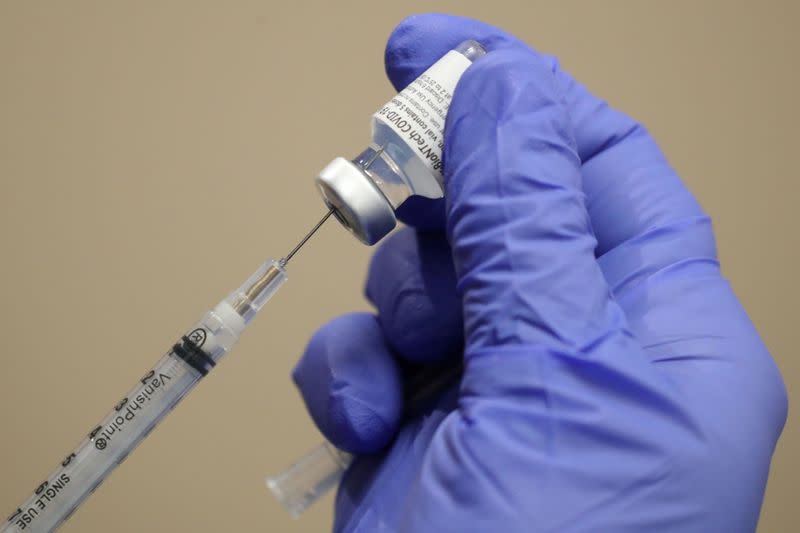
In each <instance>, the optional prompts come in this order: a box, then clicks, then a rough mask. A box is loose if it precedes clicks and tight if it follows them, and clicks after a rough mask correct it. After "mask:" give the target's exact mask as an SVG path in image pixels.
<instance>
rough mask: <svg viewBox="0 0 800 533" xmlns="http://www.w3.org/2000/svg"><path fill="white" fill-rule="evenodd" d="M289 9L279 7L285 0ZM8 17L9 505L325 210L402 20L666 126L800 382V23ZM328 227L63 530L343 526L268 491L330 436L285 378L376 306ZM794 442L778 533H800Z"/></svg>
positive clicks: (274, 10)
mask: <svg viewBox="0 0 800 533" xmlns="http://www.w3.org/2000/svg"><path fill="white" fill-rule="evenodd" d="M276 4H283V5H282V6H281V5H278V6H277V7H276ZM327 4H328V3H325V4H323V3H320V4H319V5H315V4H303V3H300V2H281V3H278V2H268V1H263V2H244V1H237V2H222V1H219V2H190V1H185V2H160V1H159V2H156V1H149V2H133V1H130V2H100V1H98V2H94V3H91V2H83V1H76V0H71V1H68V2H55V1H52V2H24V1H22V0H16V1H12V0H2V1H0V185H1V186H2V193H0V217H2V218H1V219H0V220H1V222H0V246H2V262H0V294H2V297H3V305H2V309H0V324H2V335H3V341H4V342H3V344H4V347H3V350H2V353H1V354H0V427H1V428H2V439H0V476H1V477H0V479H2V483H0V507H1V508H2V509H3V510H2V512H3V513H5V512H6V511H10V510H11V509H13V508H15V507H16V505H17V504H18V503H20V502H21V501H22V499H23V498H24V497H27V495H28V493H29V491H30V490H32V489H33V488H34V486H35V485H36V484H37V482H38V481H40V480H42V479H43V478H44V477H45V476H46V475H47V474H48V473H49V471H50V470H51V469H52V467H54V466H55V463H56V461H57V460H59V459H60V458H61V457H62V456H63V455H64V454H65V452H67V450H70V449H71V448H72V447H73V446H74V445H75V444H76V442H77V441H78V440H79V439H80V438H81V436H82V435H84V433H85V432H86V431H88V430H89V429H90V428H91V426H92V425H93V424H94V423H96V422H97V421H98V420H99V419H100V417H101V416H103V415H104V413H105V412H106V411H107V410H108V409H110V407H111V405H112V404H113V403H114V401H115V400H117V399H118V398H119V397H120V395H122V394H124V392H125V391H126V390H127V389H128V388H129V387H130V386H131V385H132V384H133V383H134V381H135V380H136V379H137V378H138V377H139V376H140V375H141V373H142V372H143V371H144V370H145V369H146V368H148V367H149V366H150V365H152V363H153V362H154V361H155V360H156V359H157V358H158V357H159V356H160V355H161V354H162V353H163V352H164V351H165V350H166V348H167V347H168V346H169V345H170V344H171V342H173V340H174V339H175V336H176V335H177V334H179V333H180V332H181V330H182V328H184V327H186V326H188V325H189V324H190V323H192V321H193V320H195V319H196V318H198V317H199V316H200V314H201V313H202V312H203V311H204V310H205V309H206V308H207V307H208V306H210V305H211V304H212V303H214V302H216V301H217V299H219V298H221V297H222V296H223V295H224V294H226V292H227V291H229V290H230V289H232V288H233V287H234V285H236V284H237V283H239V281H240V280H242V279H243V277H244V276H245V275H247V274H248V273H249V272H250V271H251V270H252V269H253V268H255V266H256V265H257V264H258V263H259V262H260V261H261V260H262V259H263V258H264V257H265V256H269V255H272V256H279V255H281V254H283V253H284V252H285V251H286V249H287V248H288V247H290V246H291V245H292V244H293V243H294V241H295V240H296V239H297V238H299V237H300V236H301V234H302V233H303V232H304V231H305V230H306V229H307V228H308V227H309V226H310V225H311V224H312V223H313V222H315V220H316V218H317V217H318V216H319V215H320V214H321V213H322V211H323V208H322V205H321V203H320V200H319V198H318V197H317V194H316V192H315V191H314V189H313V188H312V185H311V178H312V176H313V175H314V173H315V172H316V171H317V170H319V169H320V168H321V167H322V166H323V165H324V164H326V163H327V162H328V160H329V159H331V158H332V157H334V156H336V155H340V154H341V155H351V156H352V155H354V154H356V153H357V152H358V151H360V149H361V147H362V146H363V145H364V143H365V142H366V140H367V138H368V118H369V115H370V113H372V111H373V110H374V109H375V108H376V106H378V105H379V104H381V103H383V101H384V100H386V99H387V98H388V97H389V96H390V95H391V94H392V91H391V88H390V86H389V84H388V83H387V82H386V80H385V78H384V74H383V63H382V55H383V47H384V42H385V38H386V36H387V35H388V34H389V32H390V30H391V29H392V27H393V26H394V25H395V24H396V23H397V22H398V21H399V20H400V19H401V18H402V17H403V16H404V15H406V14H409V13H412V12H417V11H422V10H429V9H431V6H432V5H434V6H435V8H436V9H438V10H441V11H450V12H458V13H462V14H467V15H471V16H475V17H478V18H482V19H484V20H486V21H489V22H493V23H496V24H498V25H501V26H503V27H505V28H507V29H508V30H510V31H512V32H514V33H516V34H517V35H519V36H521V37H523V38H524V39H526V40H527V41H528V42H529V43H531V44H533V45H535V46H537V47H538V48H539V49H542V50H545V51H548V52H552V53H555V54H557V55H559V56H560V57H561V59H562V62H563V64H564V65H565V66H566V67H567V68H568V69H570V70H571V71H572V72H573V73H574V74H575V75H576V76H577V77H578V78H579V79H581V80H583V81H584V82H585V83H586V84H587V85H588V86H589V87H590V88H592V89H593V90H594V91H595V92H596V93H598V94H600V95H603V96H605V97H606V98H608V99H609V100H610V101H611V102H612V103H613V104H615V105H617V106H618V107H620V108H623V109H625V110H627V111H628V112H629V113H631V114H633V115H634V116H636V117H638V118H640V119H641V120H642V121H644V122H645V123H646V124H647V125H648V126H649V128H650V129H651V130H652V132H653V133H654V134H655V135H656V137H657V138H658V139H659V140H660V142H661V144H662V146H663V147H664V150H665V151H666V153H667V154H668V156H669V157H670V159H671V161H672V162H673V164H674V165H675V166H676V167H677V169H678V170H679V171H680V173H681V174H682V175H683V176H684V178H685V180H686V181H687V183H688V184H689V186H690V187H691V189H692V190H693V191H694V192H695V193H696V194H697V196H698V197H699V198H700V200H701V202H702V203H703V204H704V206H705V207H706V209H707V210H708V211H709V212H710V213H711V214H712V215H713V216H714V219H715V222H716V228H717V235H718V238H719V247H720V253H721V256H722V259H723V261H724V268H725V272H726V274H727V275H728V277H729V278H730V279H731V280H732V282H733V285H734V287H735V288H736V291H737V293H738V294H739V296H740V297H741V299H742V300H743V302H744V304H745V306H746V307H747V309H748V311H749V313H750V315H751V317H752V319H753V320H754V321H755V323H756V325H757V326H758V328H759V330H760V332H761V334H762V335H763V337H764V339H765V340H766V342H767V344H768V345H769V347H770V349H771V350H772V353H773V354H774V356H775V358H776V359H777V361H778V363H779V365H780V367H781V369H782V371H783V374H784V377H785V379H786V382H787V385H788V388H789V392H790V395H791V394H792V393H794V392H796V391H797V389H798V387H800V363H798V359H797V357H795V355H796V354H795V353H794V352H795V350H796V343H797V326H796V325H795V324H794V322H795V321H796V318H797V311H796V309H797V307H796V305H797V301H798V299H800V298H799V297H800V294H798V289H797V277H796V276H797V264H798V259H799V258H798V254H797V251H796V250H797V247H798V239H797V233H796V231H797V229H798V228H797V222H796V218H795V205H796V202H797V197H798V195H799V194H800V187H798V182H797V172H796V166H795V165H794V164H793V163H794V159H795V156H796V153H797V144H798V136H797V133H796V132H797V130H796V127H797V126H796V125H797V123H798V119H799V118H800V117H798V107H797V105H796V100H795V98H796V97H797V95H798V94H800V87H799V86H798V74H797V57H796V54H797V52H798V51H800V39H798V37H797V35H798V33H797V28H796V23H797V21H798V15H800V10H799V9H798V8H797V7H796V5H797V4H796V3H795V2H792V1H786V2H766V3H764V2H762V3H758V6H757V3H756V2H750V3H747V4H745V5H739V6H736V5H734V4H733V3H731V2H693V1H692V2H690V1H683V2H669V3H667V2H662V3H660V4H657V3H655V2H632V1H631V2H604V3H599V2H598V3H589V2H583V3H578V2H570V3H566V4H564V3H561V4H558V5H556V4H555V3H553V4H546V3H537V2H530V1H527V2H498V1H492V2H487V1H483V2H458V3H456V2H449V3H448V2H439V3H432V2H395V3H394V4H390V3H388V2H387V3H377V2H370V3H363V4H356V3H349V4H347V3H342V2H335V3H334V2H331V3H330V4H331V5H330V6H329V5H327ZM368 256H369V250H368V249H367V248H365V247H363V246H361V245H360V244H358V243H357V242H355V241H354V240H352V239H351V237H350V236H349V235H348V234H346V233H345V232H344V231H343V230H342V229H341V228H339V227H337V225H336V224H335V223H334V224H329V225H328V226H327V227H325V228H324V229H323V230H322V231H321V233H320V235H319V236H318V237H317V238H316V239H315V240H314V241H312V243H311V244H310V245H309V246H308V247H307V248H306V249H305V250H304V251H303V252H302V254H301V255H300V256H298V257H297V259H296V262H295V263H294V264H293V265H292V271H291V279H290V281H289V284H288V285H287V286H286V287H285V288H284V289H283V291H282V292H281V293H280V294H279V295H278V296H277V297H276V298H275V300H274V302H273V304H272V305H271V307H270V308H269V309H268V310H266V311H265V312H264V316H262V317H261V318H260V319H259V320H258V321H257V322H256V323H255V324H254V325H253V327H252V329H251V330H250V331H249V333H248V334H247V335H246V336H245V338H244V340H243V341H242V343H241V345H240V346H239V347H238V349H237V350H236V351H235V352H234V354H233V355H232V356H230V357H229V358H228V359H227V360H226V362H225V363H224V364H223V365H221V367H220V368H218V370H217V371H216V372H214V373H213V374H212V375H211V376H210V377H209V378H208V379H207V380H206V381H205V382H204V383H203V384H202V386H200V387H198V389H196V391H195V392H194V393H193V394H192V395H191V397H190V398H188V399H187V400H186V401H185V402H184V403H183V404H182V405H181V406H180V407H179V408H178V409H177V410H176V411H175V413H174V414H173V415H172V416H171V417H170V418H169V420H168V421H166V422H165V423H164V424H163V425H162V426H161V427H160V428H159V429H158V430H157V431H155V432H154V433H153V434H152V435H151V437H150V438H149V439H148V440H147V442H145V443H144V444H143V445H142V446H141V447H140V449H138V450H137V451H136V453H134V454H133V455H132V456H131V458H129V459H128V460H127V461H126V462H125V463H124V464H123V465H122V466H121V467H120V468H119V469H118V470H117V471H116V472H115V473H114V474H113V475H112V476H111V477H110V478H109V479H108V480H107V481H106V483H105V484H104V485H103V486H102V487H101V489H100V490H99V491H98V492H97V493H96V494H95V495H94V496H92V497H91V498H90V499H89V500H88V501H87V503H85V504H84V506H83V507H82V508H81V509H80V510H79V512H77V514H76V515H75V516H74V517H73V518H72V519H71V520H70V522H69V523H68V524H67V525H66V526H65V527H64V528H63V531H65V532H78V531H80V532H95V531H96V532H100V531H103V532H107V531H115V532H120V533H121V532H141V531H195V532H202V531H209V532H211V531H281V532H293V531H298V532H299V531H324V530H326V529H328V528H329V526H330V523H331V502H332V500H331V499H330V497H329V498H328V499H326V500H324V501H323V502H322V503H321V504H320V505H319V506H318V507H316V508H314V509H313V510H311V511H310V512H309V513H308V515H307V516H306V517H304V518H303V519H302V520H300V521H297V522H293V521H291V520H290V519H289V518H287V516H286V515H285V514H284V513H283V512H282V510H281V509H279V507H278V505H277V504H276V503H275V501H273V500H272V498H271V497H270V495H269V494H268V493H267V492H266V490H265V489H264V487H263V484H262V476H263V475H264V474H266V473H273V472H275V471H276V470H279V469H281V468H282V467H283V466H285V465H286V464H287V463H288V462H290V461H291V460H292V459H293V458H294V457H295V456H297V455H298V453H300V452H302V451H305V449H307V448H308V447H310V446H312V445H313V444H315V443H316V442H317V441H318V440H319V438H320V437H319V435H318V434H317V432H316V430H315V429H314V427H313V425H312V423H311V422H310V421H309V419H308V418H307V416H306V414H305V412H304V409H303V406H302V404H301V402H300V399H299V397H298V396H297V394H296V393H295V391H294V388H293V386H292V384H291V383H290V381H289V379H288V374H289V371H290V369H291V367H292V365H293V362H294V361H295V358H296V357H297V356H298V354H300V353H301V350H302V348H303V346H304V344H305V341H306V339H307V338H308V336H309V335H310V334H311V332H312V331H313V330H314V329H315V328H316V327H317V326H319V325H320V324H322V323H323V322H324V321H326V320H327V319H330V318H332V317H333V316H335V315H336V314H338V313H341V312H344V311H350V310H355V309H367V308H368V307H367V304H366V303H365V302H364V300H363V299H362V297H361V284H362V276H363V274H364V271H365V268H366V265H367V260H368ZM799 447H800V428H798V424H797V423H796V420H790V422H789V424H788V425H787V428H786V430H785V431H784V435H783V439H782V440H781V442H780V445H779V447H778V450H777V454H776V456H775V461H774V464H773V469H772V477H771V479H770V485H769V490H768V495H767V498H766V502H765V506H764V510H763V519H762V522H761V531H764V532H773V531H790V530H796V523H797V522H798V521H800V510H799V508H798V506H797V503H796V491H797V490H798V481H800V474H798V463H799V462H800V451H798V449H799Z"/></svg>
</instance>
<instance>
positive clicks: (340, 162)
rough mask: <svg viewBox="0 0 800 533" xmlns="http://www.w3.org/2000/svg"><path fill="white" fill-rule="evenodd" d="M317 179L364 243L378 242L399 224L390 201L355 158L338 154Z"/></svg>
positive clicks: (336, 211) (330, 204)
mask: <svg viewBox="0 0 800 533" xmlns="http://www.w3.org/2000/svg"><path fill="white" fill-rule="evenodd" d="M316 181H317V187H318V188H319V190H320V193H322V198H323V199H324V200H325V203H326V204H328V207H330V208H333V210H334V211H333V212H334V215H335V216H336V218H337V219H339V222H341V223H342V225H344V226H345V227H346V228H347V229H348V230H350V232H351V233H353V235H355V236H356V237H357V238H358V239H359V240H360V241H361V242H363V243H364V244H368V245H372V244H375V243H376V242H378V241H379V240H381V239H382V238H383V237H384V236H385V235H386V234H387V233H389V232H390V231H392V230H393V229H394V227H395V226H396V225H397V219H396V218H395V214H394V210H393V209H392V206H391V204H389V201H388V200H387V199H386V197H385V196H384V195H383V193H381V191H380V190H379V189H378V187H377V186H376V185H375V183H373V181H372V180H371V179H370V178H369V176H367V175H366V174H365V173H364V172H363V171H362V170H361V168H360V167H359V166H358V165H356V164H354V163H353V162H352V161H349V160H347V159H345V158H343V157H337V158H336V159H334V160H333V161H331V162H330V163H329V164H328V165H327V166H326V167H325V168H323V169H322V171H321V172H320V173H319V176H317V180H316Z"/></svg>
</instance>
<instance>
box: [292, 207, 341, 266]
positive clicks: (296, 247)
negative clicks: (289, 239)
mask: <svg viewBox="0 0 800 533" xmlns="http://www.w3.org/2000/svg"><path fill="white" fill-rule="evenodd" d="M332 214H333V209H331V210H330V211H328V212H327V213H325V216H324V217H322V220H320V221H319V222H317V225H316V226H314V227H313V228H311V231H309V232H308V233H307V234H306V236H305V237H303V239H302V240H301V241H300V242H299V243H297V246H295V247H294V248H292V251H291V252H289V253H288V254H286V255H285V256H284V257H283V259H281V260H280V261H279V263H280V264H281V266H286V263H288V262H289V260H290V259H291V258H292V257H294V254H296V253H297V251H298V250H299V249H300V248H302V247H303V245H304V244H305V243H306V242H308V239H310V238H311V236H312V235H314V234H315V233H316V232H317V230H318V229H319V228H320V227H322V225H323V224H324V223H325V221H326V220H328V218H329V217H330V216H331V215H332Z"/></svg>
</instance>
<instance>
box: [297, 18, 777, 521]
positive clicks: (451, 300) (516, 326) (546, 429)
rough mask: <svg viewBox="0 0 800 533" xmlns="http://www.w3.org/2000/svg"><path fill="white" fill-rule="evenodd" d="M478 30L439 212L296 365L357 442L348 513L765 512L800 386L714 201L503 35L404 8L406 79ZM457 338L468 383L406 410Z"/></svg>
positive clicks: (543, 517) (423, 219)
mask: <svg viewBox="0 0 800 533" xmlns="http://www.w3.org/2000/svg"><path fill="white" fill-rule="evenodd" d="M465 39H476V40H478V41H479V42H481V43H482V44H484V45H485V46H486V48H487V49H488V50H489V53H488V54H487V55H486V56H485V57H484V58H482V59H480V60H478V61H476V62H475V64H474V65H472V66H471V67H470V68H469V69H468V70H467V72H466V73H465V74H464V76H463V78H462V79H461V81H460V83H459V85H458V87H457V89H456V91H455V95H454V98H453V102H452V105H451V107H450V111H449V115H448V119H447V124H446V142H445V153H444V165H445V166H444V169H445V181H446V187H447V192H446V200H445V202H444V203H443V204H440V205H435V206H433V208H431V206H430V205H426V204H422V203H421V202H414V203H412V204H411V205H409V206H406V207H405V208H404V209H403V213H402V214H403V215H404V216H405V217H406V220H407V221H409V222H411V223H412V224H416V225H417V226H418V227H419V225H422V226H424V227H425V228H426V230H427V231H425V232H421V231H414V230H410V229H406V230H403V231H400V232H398V233H397V234H395V235H394V236H392V237H391V238H389V239H388V240H387V241H386V242H385V243H384V244H383V245H382V246H381V247H380V248H379V249H378V251H377V252H376V253H375V256H374V258H373V261H372V265H371V268H370V272H369V279H368V281H367V289H366V292H367V296H368V297H369V299H370V300H371V301H372V303H373V304H374V305H375V307H376V308H377V316H372V315H370V314H351V315H347V316H344V317H341V318H339V319H336V320H334V321H333V322H331V323H330V324H328V325H327V326H325V327H323V328H322V329H321V330H320V331H319V332H318V333H317V334H316V335H315V336H314V338H313V339H312V341H311V342H310V344H309V346H308V349H307V351H306V353H305V355H304V356H303V358H302V360H301V361H300V363H299V364H298V366H297V368H296V369H295V372H294V379H295V381H296V383H297V385H298V386H299V388H300V391H301V392H302V394H303V396H304V399H305V401H306V404H307V406H308V409H309V411H310V413H311V415H312V417H313V418H314V421H315V422H316V423H317V425H318V426H319V428H320V429H321V430H322V432H323V433H324V434H325V436H326V437H327V438H328V439H329V440H330V441H332V442H333V443H334V444H336V445H337V446H339V447H341V448H343V449H345V450H349V451H353V452H356V453H360V454H363V455H362V456H361V458H360V459H358V460H357V462H356V463H355V464H354V465H353V467H351V469H350V470H349V471H348V473H347V474H346V475H345V478H344V480H343V482H342V485H341V487H340V490H339V493H338V496H337V500H336V521H335V525H334V529H335V530H336V531H365V532H395V531H408V532H415V533H420V532H435V533H444V532H450V531H452V532H459V533H463V532H470V531H481V532H495V531H499V532H504V533H511V532H517V531H520V532H521V531H525V532H531V531H536V532H539V531H553V532H565V531H587V532H632V531H636V532H641V531H659V532H664V531H676V532H677V531H679V532H682V533H685V532H695V531H697V532H703V533H708V532H723V531H724V532H726V533H727V532H737V531H753V529H754V528H755V526H756V522H757V519H758V513H759V507H760V504H761V500H762V497H763V493H764V487H765V482H766V479H767V472H768V468H769V462H770V457H771V454H772V451H773V448H774V446H775V442H776V440H777V438H778V436H779V434H780V432H781V429H782V427H783V424H784V421H785V417H786V409H787V406H786V403H787V400H786V395H785V394H786V393H785V389H784V386H783V382H782V380H781V377H780V374H779V372H778V371H777V369H776V367H775V365H774V363H773V361H772V359H771V357H770V355H769V353H768V352H767V350H766V348H765V347H764V344H763V343H762V341H761V340H760V339H759V337H758V334H757V333H756V331H755V329H754V328H753V326H752V324H751V323H750V321H749V320H748V318H747V316H746V314H745V312H744V310H743V309H742V307H741V306H740V304H739V302H738V301H737V299H736V297H735V296H734V294H733V292H732V291H731V288H730V286H729V285H728V283H727V282H726V281H725V279H724V278H723V277H722V275H721V274H720V267H719V263H718V262H717V255H716V251H715V244H714V237H713V233H712V228H711V221H710V219H709V218H708V216H707V215H705V214H704V213H703V211H702V209H701V208H700V206H699V205H698V204H697V202H696V201H695V200H694V198H693V197H692V196H691V194H690V193H689V192H688V191H687V190H686V189H685V188H684V186H683V185H682V184H681V181H680V179H679V178H678V177H677V176H676V175H675V173H674V171H673V170H672V169H671V168H670V167H669V165H668V164H667V162H666V161H665V159H664V157H663V156H662V154H661V152H660V151H659V149H658V148H657V146H656V144H655V143H654V142H653V140H652V139H651V138H650V137H649V136H648V134H647V132H646V131H645V129H644V128H643V127H642V126H641V125H639V124H637V123H636V122H634V121H633V120H631V119H630V118H628V117H626V116H625V115H622V114H620V113H619V112H617V111H614V110H612V109H610V108H609V107H608V106H607V105H606V104H605V103H604V102H603V101H601V100H598V99H597V98H595V97H594V96H592V95H590V94H589V93H588V92H587V91H586V89H585V88H583V87H582V86H581V85H579V84H578V83H576V82H575V81H573V80H572V79H571V78H570V77H569V76H568V75H567V74H566V73H564V72H563V71H562V70H561V69H560V68H559V67H558V64H557V63H556V62H555V60H553V59H552V58H548V57H545V56H542V55H540V54H538V53H537V52H535V51H533V50H531V49H529V48H528V47H526V46H525V45H524V44H523V43H521V42H520V41H518V40H517V39H515V38H514V37H511V36H509V35H507V34H505V33H503V32H501V31H500V30H497V29H495V28H492V27H490V26H487V25H484V24H481V23H478V22H475V21H471V20H467V19H463V18H457V17H450V16H442V15H423V16H415V17H412V18H410V19H407V20H406V21H405V22H403V23H402V24H401V25H400V26H399V27H398V28H397V29H396V30H395V32H394V33H393V35H392V37H391V38H390V40H389V44H388V48H387V51H386V64H387V71H388V74H389V77H390V79H391V80H392V82H393V83H394V85H395V86H396V87H397V89H401V88H402V87H404V86H405V85H406V84H408V83H409V82H411V81H412V80H413V79H414V78H415V77H416V76H418V75H419V74H420V73H421V72H422V71H423V70H424V69H425V68H427V67H428V66H429V65H430V64H431V63H433V62H434V61H435V60H436V59H437V58H439V57H440V56H441V55H443V54H444V53H445V52H446V51H448V50H450V49H452V48H454V47H455V46H456V45H457V44H458V43H460V42H461V41H463V40H465ZM437 220H438V221H439V223H440V224H444V226H443V227H444V229H446V234H445V233H442V232H441V231H438V232H437V231H436V229H437ZM438 227H439V229H441V228H442V226H441V225H440V226H438ZM453 354H455V356H456V357H463V360H464V365H465V371H464V375H463V379H462V380H461V382H460V384H459V385H458V386H457V387H454V388H453V389H452V390H450V391H448V392H446V393H444V394H443V396H442V397H441V398H440V399H439V400H438V402H437V403H436V405H433V406H431V407H430V408H429V409H428V410H427V411H425V412H423V413H422V414H420V415H418V416H416V417H414V418H412V419H410V420H405V421H404V423H403V425H402V426H400V416H401V413H402V411H403V402H404V398H403V395H402V392H401V391H402V382H401V376H400V371H399V362H400V361H404V360H412V361H415V362H430V361H434V360H437V361H441V360H442V359H446V358H447V357H453ZM452 364H457V361H456V360H452Z"/></svg>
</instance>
